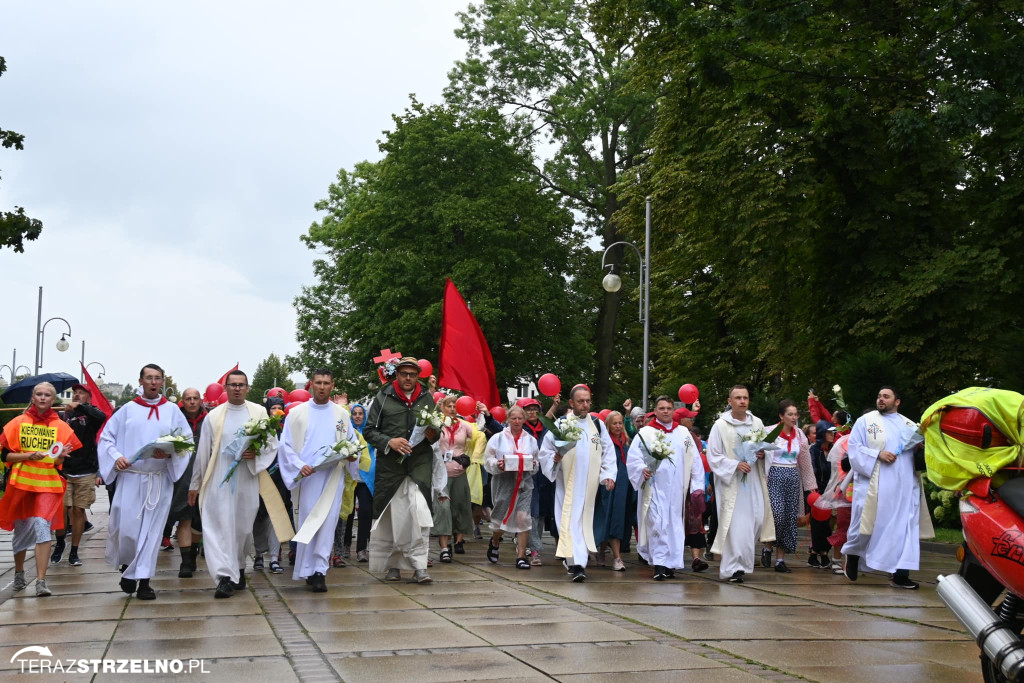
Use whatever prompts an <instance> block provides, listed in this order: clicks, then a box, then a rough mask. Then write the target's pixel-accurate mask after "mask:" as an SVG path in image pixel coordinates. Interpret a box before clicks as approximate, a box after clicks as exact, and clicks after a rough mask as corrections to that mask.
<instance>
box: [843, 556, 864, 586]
mask: <svg viewBox="0 0 1024 683" xmlns="http://www.w3.org/2000/svg"><path fill="white" fill-rule="evenodd" d="M859 566H860V556H859V555H847V556H846V562H845V563H844V564H843V573H844V574H846V578H848V579H849V580H850V581H856V580H857V567H859Z"/></svg>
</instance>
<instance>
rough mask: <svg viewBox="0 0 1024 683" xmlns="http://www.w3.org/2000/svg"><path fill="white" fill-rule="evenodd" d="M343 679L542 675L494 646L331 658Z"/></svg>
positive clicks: (473, 678) (389, 680) (388, 682)
mask: <svg viewBox="0 0 1024 683" xmlns="http://www.w3.org/2000/svg"><path fill="white" fill-rule="evenodd" d="M330 662H331V666H333V667H334V668H335V669H336V670H337V672H338V674H339V675H340V676H341V677H342V679H344V680H347V681H366V682H367V683H371V682H377V681H379V682H381V683H385V682H386V683H392V682H393V681H407V680H416V681H423V682H424V683H430V682H433V681H438V682H441V681H484V680H489V681H496V680H522V679H527V680H531V679H536V678H543V677H542V676H540V675H539V672H538V671H537V670H536V669H534V668H531V667H529V666H527V665H526V664H523V663H522V662H520V661H519V660H517V659H515V658H513V657H512V656H510V655H508V654H506V653H504V652H501V651H500V650H495V649H492V648H474V649H473V650H471V651H467V652H460V653H455V654H443V655H432V654H426V655H417V656H398V655H395V656H391V657H344V658H338V657H331V658H330Z"/></svg>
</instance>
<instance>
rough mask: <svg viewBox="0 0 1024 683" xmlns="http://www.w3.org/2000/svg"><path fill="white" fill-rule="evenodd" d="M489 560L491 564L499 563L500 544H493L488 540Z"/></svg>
mask: <svg viewBox="0 0 1024 683" xmlns="http://www.w3.org/2000/svg"><path fill="white" fill-rule="evenodd" d="M487 560H488V561H489V562H490V563H491V564H498V546H496V545H491V542H490V541H488V542H487Z"/></svg>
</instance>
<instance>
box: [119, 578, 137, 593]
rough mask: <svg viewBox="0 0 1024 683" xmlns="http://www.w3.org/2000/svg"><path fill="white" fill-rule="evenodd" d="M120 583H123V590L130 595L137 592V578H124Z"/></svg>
mask: <svg viewBox="0 0 1024 683" xmlns="http://www.w3.org/2000/svg"><path fill="white" fill-rule="evenodd" d="M120 584H121V590H122V591H124V592H125V593H127V594H128V595H131V594H132V593H134V592H135V587H136V585H137V582H136V581H135V579H125V578H122V579H121V582H120Z"/></svg>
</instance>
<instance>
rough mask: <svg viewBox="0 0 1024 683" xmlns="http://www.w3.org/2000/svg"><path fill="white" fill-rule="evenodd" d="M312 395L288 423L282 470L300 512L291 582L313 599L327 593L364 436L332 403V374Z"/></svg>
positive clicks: (314, 384)
mask: <svg viewBox="0 0 1024 683" xmlns="http://www.w3.org/2000/svg"><path fill="white" fill-rule="evenodd" d="M417 367H418V366H417ZM309 389H310V391H311V392H312V394H313V397H312V398H311V399H309V400H308V401H306V402H305V403H302V404H300V405H297V406H295V407H294V408H292V409H291V411H290V412H289V413H288V418H287V419H286V420H285V422H284V431H282V432H281V450H280V452H279V453H278V458H277V465H278V467H280V468H281V478H282V479H283V480H284V483H285V485H286V486H287V487H288V488H289V489H290V490H291V492H292V507H293V508H294V509H296V510H298V518H299V530H298V532H297V533H296V534H295V537H294V539H292V540H294V541H295V542H296V544H297V545H296V551H295V563H294V569H293V571H292V578H293V579H295V580H299V579H305V580H306V583H307V584H308V585H309V586H310V587H311V588H312V589H313V592H314V593H324V592H326V591H327V581H326V576H327V568H328V567H329V566H330V562H331V550H332V549H333V547H334V532H335V529H336V528H337V526H338V517H339V515H340V514H341V502H342V497H343V495H344V493H345V475H346V472H347V473H348V475H349V476H353V475H354V473H355V472H356V468H358V466H359V462H358V456H359V450H360V447H359V433H358V432H357V431H356V430H355V428H353V427H352V419H351V417H350V416H349V413H348V411H347V410H346V409H345V408H344V406H342V405H341V404H339V403H335V402H334V401H332V400H331V392H332V391H333V390H334V374H333V373H332V372H331V371H330V370H328V369H326V368H319V369H317V370H314V371H313V373H312V377H311V379H310V385H309ZM278 538H280V539H281V541H282V542H284V541H285V540H286V539H284V538H281V536H280V534H279V535H278Z"/></svg>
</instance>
